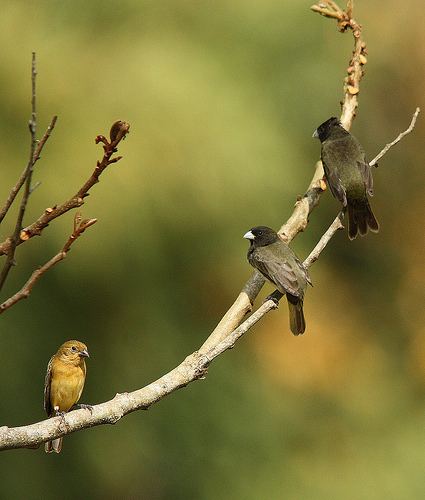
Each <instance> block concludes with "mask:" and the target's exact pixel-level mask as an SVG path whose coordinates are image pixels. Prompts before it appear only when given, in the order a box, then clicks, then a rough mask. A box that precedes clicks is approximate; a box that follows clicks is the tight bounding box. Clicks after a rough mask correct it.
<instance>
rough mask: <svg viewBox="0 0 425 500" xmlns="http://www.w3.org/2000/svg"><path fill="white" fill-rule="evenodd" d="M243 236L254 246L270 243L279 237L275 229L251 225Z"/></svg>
mask: <svg viewBox="0 0 425 500" xmlns="http://www.w3.org/2000/svg"><path fill="white" fill-rule="evenodd" d="M243 237H244V238H246V239H247V240H250V243H251V246H252V245H254V246H256V247H265V246H267V245H271V244H272V243H274V242H275V241H277V240H278V239H279V236H278V235H277V233H276V231H274V230H273V229H271V228H270V227H267V226H257V227H253V228H252V229H250V230H249V231H248V232H247V233H245V234H244V235H243Z"/></svg>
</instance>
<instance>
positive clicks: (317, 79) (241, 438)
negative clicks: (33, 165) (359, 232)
mask: <svg viewBox="0 0 425 500" xmlns="http://www.w3.org/2000/svg"><path fill="white" fill-rule="evenodd" d="M310 3H311V2H299V1H295V0H293V1H283V0H263V1H261V2H260V1H242V0H233V1H231V0H221V1H220V0H219V1H215V2H213V1H202V2H197V1H194V0H192V1H190V0H187V1H180V2H177V1H172V0H162V1H161V0H157V1H153V0H152V1H147V0H145V1H136V0H122V1H121V2H110V1H102V2H100V1H97V0H96V1H94V0H92V1H90V2H86V1H82V0H77V1H74V2H55V1H47V0H44V1H38V2H23V1H16V2H8V3H7V2H3V5H2V29H1V31H0V42H1V46H2V51H1V57H0V60H1V64H0V89H1V90H0V114H1V119H0V132H1V133H0V144H1V164H2V169H1V172H2V181H1V187H0V196H1V198H0V199H4V198H5V196H6V195H7V193H8V192H9V189H10V187H11V186H12V185H13V183H14V182H15V180H16V178H17V175H18V174H19V173H20V172H21V171H22V169H23V167H24V165H25V164H26V161H27V157H28V146H29V134H28V130H27V122H28V119H29V114H30V58H31V51H32V50H35V51H37V57H38V70H39V75H38V109H39V114H38V123H39V135H42V133H43V131H44V129H45V127H46V126H47V124H48V122H49V121H50V118H51V117H52V115H53V114H58V115H59V120H58V124H57V128H56V130H55V131H54V134H53V137H52V138H51V140H50V141H49V143H48V145H47V147H46V149H45V151H44V153H43V157H42V159H41V161H40V162H39V163H38V164H37V170H36V173H35V181H37V180H40V181H42V184H41V186H40V187H39V188H38V189H37V191H35V192H34V194H33V196H32V197H31V200H30V205H29V209H28V213H27V218H26V223H27V224H28V223H30V222H31V221H32V220H33V219H35V218H36V217H37V216H38V215H39V214H40V213H41V212H42V211H43V210H44V209H45V208H46V207H48V206H52V205H54V204H56V203H60V202H61V201H63V200H64V199H66V198H67V197H69V196H70V195H71V194H73V193H74V192H75V191H76V190H77V189H78V188H79V187H80V186H81V185H82V183H83V181H84V180H85V179H86V178H87V177H88V176H89V174H90V172H91V171H92V169H93V167H94V165H95V162H96V159H97V158H99V156H100V154H101V147H100V146H95V144H94V137H95V136H96V135H97V134H99V133H107V132H108V131H109V127H110V125H111V124H112V122H114V121H115V120H116V119H123V120H126V121H128V122H130V124H131V133H130V136H129V137H128V140H126V141H125V142H124V143H122V145H121V147H120V154H123V155H124V159H123V160H122V161H121V162H120V163H118V164H116V165H113V166H111V167H110V168H109V169H108V171H107V172H106V173H105V174H104V176H103V177H102V179H101V182H100V184H98V185H96V186H95V187H94V189H93V190H92V192H91V195H90V197H89V198H87V202H86V204H85V205H84V206H83V207H82V212H83V216H84V217H97V218H98V219H99V222H98V224H97V225H96V226H94V227H93V228H91V229H90V230H89V231H87V233H86V234H85V235H84V237H82V238H81V240H80V241H78V243H77V244H76V245H75V247H73V249H72V251H71V253H70V255H69V258H67V259H66V262H65V263H62V264H60V265H59V266H57V267H56V268H55V269H53V270H52V271H51V272H49V273H48V274H47V275H45V276H44V277H43V279H42V281H40V282H39V284H38V285H37V286H36V288H35V289H34V291H33V294H32V295H31V297H30V298H29V299H28V300H27V301H24V302H21V303H19V304H18V305H16V306H15V307H13V308H12V309H11V310H9V311H7V312H6V313H5V314H4V315H2V317H1V345H2V363H1V365H0V366H1V367H0V370H1V372H0V373H1V375H0V376H1V380H2V381H3V382H2V390H1V393H2V398H1V404H0V425H9V426H18V425H25V424H28V423H31V422H35V421H39V420H41V419H43V418H44V413H43V409H42V396H43V383H44V374H45V368H46V364H47V362H48V360H49V358H50V356H51V355H52V354H53V353H54V352H55V351H56V349H57V347H58V345H59V344H61V343H62V342H63V341H65V340H67V339H69V338H78V339H80V340H83V341H84V342H86V343H87V344H88V346H89V350H90V353H91V358H90V360H89V362H88V379H87V384H86V388H85V392H84V395H83V398H82V401H83V402H87V403H92V404H95V403H99V402H102V401H105V400H108V399H110V398H111V397H113V396H114V395H115V393H116V392H123V391H131V390H134V389H137V388H140V387H142V386H143V385H146V384H147V383H149V382H150V381H152V380H154V379H155V378H157V377H159V376H160V375H162V374H163V373H165V372H166V371H168V370H170V369H171V368H172V367H174V366H175V365H177V364H178V363H179V362H180V361H181V360H182V359H183V358H184V357H185V356H186V355H187V354H189V353H190V352H192V351H194V350H195V349H197V348H198V347H199V346H200V344H201V343H202V342H203V341H204V339H205V338H206V337H207V336H208V334H209V332H210V331H211V330H212V329H213V328H214V326H215V325H216V323H217V322H218V320H219V319H220V317H221V315H222V314H223V313H224V312H225V311H226V309H227V308H228V306H229V305H230V304H231V303H232V301H233V299H234V298H235V296H236V295H237V293H238V292H239V290H240V288H241V286H242V284H243V283H244V281H245V280H246V279H247V277H248V276H249V274H250V272H251V270H250V268H249V265H248V263H247V262H246V257H245V256H246V250H247V242H246V241H245V240H243V239H242V235H243V234H244V232H245V231H246V230H248V229H249V228H250V227H252V226H254V225H258V224H266V225H270V226H272V227H275V228H277V227H279V226H280V224H281V223H282V222H284V221H285V220H286V218H287V217H288V216H289V214H290V213H291V210H292V207H293V204H294V201H295V199H296V197H297V195H299V194H302V193H303V191H304V190H305V188H306V186H307V185H308V182H309V180H310V178H311V175H312V173H313V165H314V163H315V161H316V159H317V157H318V154H319V143H318V142H317V141H314V140H313V139H312V138H311V134H312V131H313V130H314V128H316V126H317V125H318V124H320V123H321V122H322V121H324V120H325V119H327V118H328V117H329V116H331V115H333V114H336V113H338V111H339V101H340V99H341V97H342V80H343V78H344V76H345V68H346V66H347V61H348V58H349V56H350V54H351V49H352V36H351V34H350V33H347V34H345V35H341V34H339V33H338V32H337V30H336V25H335V23H334V22H333V21H331V20H328V19H324V18H321V17H319V16H318V15H317V14H313V13H312V12H310V11H309V6H310ZM421 8H422V2H419V0H417V1H414V0H412V1H407V2H404V3H401V2H397V1H395V0H389V1H387V2H385V8H383V3H382V2H377V1H374V2H366V1H359V2H357V5H356V11H355V13H356V18H357V19H358V21H359V22H361V23H362V24H363V26H364V37H365V40H366V41H367V43H368V48H369V56H368V64H367V66H366V77H365V79H364V80H363V82H362V89H361V94H360V107H359V112H358V117H357V119H356V121H355V124H354V127H353V132H354V133H355V135H356V136H357V137H358V138H359V139H360V141H361V142H362V144H363V145H364V147H365V149H366V151H367V152H368V156H369V158H372V157H373V156H375V154H376V153H377V152H378V151H379V150H380V149H381V148H382V147H383V145H384V144H385V143H386V142H388V141H389V140H392V139H393V138H394V137H395V136H396V135H397V134H398V133H399V132H400V131H401V130H403V129H404V128H406V127H407V125H408V123H409V121H410V117H411V114H412V113H413V111H414V109H415V107H416V106H417V105H422V104H423V78H424V76H425V70H424V64H423V61H424V59H423V47H424V42H425V35H424V30H423V25H422V20H423V18H421V15H422V11H421V10H420V9H421ZM423 136H424V124H423V120H422V118H420V120H419V122H418V125H417V128H416V129H415V131H414V133H413V134H411V135H410V136H408V137H407V138H406V139H405V140H404V141H403V142H402V143H401V144H399V145H398V146H397V147H396V148H394V149H393V150H392V151H391V152H390V153H389V154H388V155H387V156H385V158H384V159H383V160H381V162H380V166H379V168H378V169H377V170H376V171H375V172H374V175H375V186H376V195H375V198H374V199H373V200H372V205H373V208H374V211H375V213H376V215H377V218H378V220H379V221H380V223H381V231H380V233H379V234H378V235H370V236H368V237H367V238H365V239H358V240H356V241H354V242H353V243H349V241H348V239H347V236H346V234H343V233H340V234H338V235H336V237H335V238H334V240H333V241H332V243H331V244H330V245H329V247H328V248H327V249H326V251H325V252H324V253H323V255H322V257H321V258H320V260H319V261H318V262H317V263H316V264H315V265H314V267H313V268H312V269H311V275H312V279H313V282H314V288H311V289H309V290H308V294H307V297H306V305H305V311H306V317H307V332H306V334H305V335H304V336H303V337H300V338H294V337H292V336H291V334H290V332H289V329H288V318H287V311H286V306H285V305H283V306H282V307H281V308H280V310H279V311H278V312H274V313H271V314H270V315H269V316H268V317H267V318H265V319H264V321H263V322H262V323H261V324H259V325H258V326H257V327H255V328H254V329H253V330H252V331H251V332H250V333H249V335H247V336H246V337H245V338H243V340H242V341H241V342H240V343H239V344H238V345H237V347H236V348H235V349H234V350H233V351H231V352H228V353H226V354H225V355H223V356H222V357H220V358H219V359H218V360H217V361H216V362H215V363H214V364H213V365H212V367H211V368H210V373H209V375H208V377H207V378H206V380H204V381H202V382H197V383H195V384H192V385H190V386H189V387H188V388H186V389H185V390H181V391H179V392H177V393H175V394H173V395H171V396H170V397H167V398H166V399H165V400H163V401H162V402H160V403H159V404H157V405H155V406H154V407H152V408H151V409H150V410H149V412H138V413H134V414H132V415H129V416H127V417H125V418H124V419H123V420H121V421H120V422H119V423H118V424H117V425H116V426H114V427H111V426H102V427H98V428H95V429H91V430H87V431H83V432H79V433H76V434H73V435H71V436H68V437H67V438H66V439H65V442H64V449H63V452H62V453H61V455H59V456H56V455H55V456H52V455H49V456H48V455H45V453H44V452H43V450H42V449H39V450H36V451H34V450H16V451H8V452H3V453H2V454H1V455H0V468H1V486H0V496H1V497H2V498H25V499H29V498H45V499H57V498H73V497H76V496H79V497H83V498H91V499H98V498H99V499H100V498H102V499H105V498H106V499H109V498H111V499H112V498H143V499H161V500H162V499H176V500H179V499H202V500H204V499H205V500H215V499H224V500H227V499H238V500H239V499H243V500H251V499H253V500H254V499H273V500H274V499H285V500H286V499H319V500H320V499H331V498H332V499H333V498H338V499H342V498H343V499H359V498H362V499H382V498H386V499H417V498H424V495H425V481H424V478H425V475H424V471H425V452H424V450H425V326H424V319H425V309H424V300H425V293H424V286H423V283H424V274H425V270H424V266H423V252H424V243H425V232H424V225H423V220H424V203H423V198H424V195H425V185H424V151H423ZM337 209H338V205H337V203H336V202H335V200H334V199H333V198H332V197H331V196H330V195H329V193H326V194H325V195H324V196H323V197H322V201H321V204H320V207H319V208H318V209H317V210H316V211H315V212H314V214H313V215H312V216H311V220H310V225H309V228H308V231H307V232H306V233H305V234H301V235H300V236H299V237H298V238H297V239H296V241H294V243H293V247H294V248H295V250H296V251H297V252H298V253H299V255H300V257H302V258H303V257H305V256H306V255H307V254H308V252H309V251H310V250H311V249H312V247H313V246H314V244H315V243H316V241H317V240H318V238H319V237H320V235H321V234H322V233H323V232H324V230H325V229H326V227H327V226H328V224H329V223H330V222H331V220H332V219H333V217H334V215H335V214H336V212H337ZM12 215H13V213H12V214H11V215H10V216H9V217H8V219H7V220H6V221H5V222H4V224H3V226H2V231H1V238H2V239H4V237H6V236H7V235H8V234H9V233H10V231H11V227H12V224H13V216H12ZM72 221H73V213H68V214H67V215H65V216H64V217H62V218H61V219H60V220H57V221H55V222H54V223H53V224H52V225H51V226H50V227H49V228H47V229H46V230H45V232H44V233H43V236H42V237H41V238H34V239H33V240H31V241H30V242H28V243H27V244H25V245H22V246H21V247H20V248H19V250H18V252H17V260H18V266H17V267H16V268H14V269H13V270H12V273H11V275H10V279H9V280H8V283H7V286H6V288H5V290H4V291H3V296H2V299H5V298H7V297H8V296H9V295H11V294H12V293H13V292H14V291H15V290H16V289H18V288H19V287H20V286H21V285H22V283H23V282H24V281H25V280H26V278H27V277H28V276H29V274H30V273H31V271H32V270H33V269H34V268H35V267H36V266H38V265H40V264H42V263H44V262H45V261H46V260H47V259H48V258H50V257H51V256H52V255H54V254H55V253H56V252H57V251H58V250H59V248H61V246H62V245H63V243H64V241H65V240H66V238H67V236H68V234H69V233H70V231H71V228H72ZM270 290H271V288H269V287H267V289H266V288H265V289H264V291H263V292H262V294H261V297H260V298H259V300H258V303H260V301H261V300H262V298H263V296H264V294H265V293H267V292H269V291H270Z"/></svg>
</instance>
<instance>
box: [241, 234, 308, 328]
mask: <svg viewBox="0 0 425 500" xmlns="http://www.w3.org/2000/svg"><path fill="white" fill-rule="evenodd" d="M244 238H246V239H248V240H250V247H249V249H248V256H247V257H248V262H249V263H250V264H251V266H253V267H255V268H256V269H258V271H260V273H261V274H262V275H263V276H264V277H265V278H267V279H268V280H269V281H271V282H272V283H273V284H274V285H275V286H276V288H277V289H278V290H279V292H280V293H282V294H283V295H285V294H286V298H287V300H288V307H289V325H290V328H291V332H292V333H293V334H294V335H300V334H301V333H304V331H305V319H304V312H303V300H304V292H305V289H306V287H307V283H309V284H310V285H311V281H310V277H309V275H308V272H307V269H306V268H305V267H304V266H303V265H302V263H301V261H300V260H299V259H298V257H297V256H296V255H295V253H294V252H293V251H292V250H291V248H289V246H288V245H287V244H286V243H284V242H283V241H282V240H281V239H280V238H279V236H278V234H277V233H276V231H274V230H273V229H271V228H269V227H265V226H258V227H253V228H252V229H250V230H249V231H248V232H247V233H246V234H244ZM269 298H271V299H273V295H272V296H270V297H269Z"/></svg>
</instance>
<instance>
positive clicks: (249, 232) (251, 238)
mask: <svg viewBox="0 0 425 500" xmlns="http://www.w3.org/2000/svg"><path fill="white" fill-rule="evenodd" d="M243 237H244V238H246V239H247V240H255V236H254V235H253V234H252V231H248V232H247V233H245V234H244V235H243Z"/></svg>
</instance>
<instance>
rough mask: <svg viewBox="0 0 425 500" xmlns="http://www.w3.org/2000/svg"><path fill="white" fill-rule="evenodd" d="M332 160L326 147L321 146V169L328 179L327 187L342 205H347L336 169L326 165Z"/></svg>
mask: <svg viewBox="0 0 425 500" xmlns="http://www.w3.org/2000/svg"><path fill="white" fill-rule="evenodd" d="M332 161H333V158H331V157H330V156H329V154H328V152H327V150H326V148H323V147H322V163H323V170H324V171H325V175H326V180H327V181H328V185H329V189H330V190H331V193H332V194H333V195H334V197H335V198H336V199H337V200H339V201H340V202H341V203H342V205H343V206H344V207H345V206H347V196H346V194H345V189H344V187H343V185H342V183H341V179H340V178H339V176H338V171H337V169H332V170H331V169H330V168H329V167H328V165H330V164H331V163H332Z"/></svg>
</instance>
